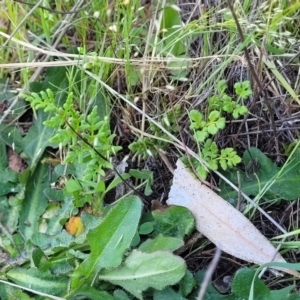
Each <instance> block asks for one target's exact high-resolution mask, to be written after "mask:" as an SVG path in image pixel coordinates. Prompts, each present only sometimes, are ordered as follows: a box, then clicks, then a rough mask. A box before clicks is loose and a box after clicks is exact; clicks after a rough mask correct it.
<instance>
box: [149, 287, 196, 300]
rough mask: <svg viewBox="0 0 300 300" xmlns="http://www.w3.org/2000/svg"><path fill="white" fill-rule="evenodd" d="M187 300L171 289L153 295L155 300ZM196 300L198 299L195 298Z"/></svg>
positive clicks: (167, 288)
mask: <svg viewBox="0 0 300 300" xmlns="http://www.w3.org/2000/svg"><path fill="white" fill-rule="evenodd" d="M170 299H172V300H187V298H184V297H183V296H182V295H180V294H179V293H176V292H175V291H174V290H173V289H171V288H170V287H166V288H165V289H163V290H162V291H155V292H154V294H153V300H170ZM195 299H196V298H195Z"/></svg>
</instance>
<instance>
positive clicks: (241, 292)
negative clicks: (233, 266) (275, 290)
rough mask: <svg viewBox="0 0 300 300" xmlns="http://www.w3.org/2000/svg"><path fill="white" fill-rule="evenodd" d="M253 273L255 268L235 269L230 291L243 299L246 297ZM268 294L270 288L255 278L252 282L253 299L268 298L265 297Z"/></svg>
mask: <svg viewBox="0 0 300 300" xmlns="http://www.w3.org/2000/svg"><path fill="white" fill-rule="evenodd" d="M254 275H255V270H252V269H248V268H243V269H240V270H238V271H237V273H236V274H235V277H234V279H233V282H232V287H231V289H232V292H233V293H234V294H235V295H236V296H238V297H240V298H244V299H248V297H249V293H250V288H251V283H252V279H253V277H254ZM269 294H270V290H269V289H268V288H267V287H266V285H265V284H264V283H263V281H261V280H259V279H256V280H255V283H254V295H255V299H257V300H260V299H268V298H266V297H267V296H268V295H269Z"/></svg>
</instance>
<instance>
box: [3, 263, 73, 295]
mask: <svg viewBox="0 0 300 300" xmlns="http://www.w3.org/2000/svg"><path fill="white" fill-rule="evenodd" d="M7 277H8V278H9V279H10V280H12V281H13V282H15V283H17V284H19V285H21V286H24V287H26V288H31V289H33V290H36V291H39V292H42V293H46V294H50V295H54V296H59V295H61V294H63V293H64V292H66V290H67V287H68V278H67V277H65V276H55V275H52V274H50V272H41V271H40V270H38V269H25V268H24V269H23V268H14V269H11V270H10V271H8V273H7Z"/></svg>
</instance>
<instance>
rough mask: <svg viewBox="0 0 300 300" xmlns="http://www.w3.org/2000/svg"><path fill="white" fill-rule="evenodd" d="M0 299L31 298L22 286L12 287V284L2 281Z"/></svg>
mask: <svg viewBox="0 0 300 300" xmlns="http://www.w3.org/2000/svg"><path fill="white" fill-rule="evenodd" d="M0 299H1V300H13V299H18V300H31V298H30V297H29V296H28V295H27V294H25V293H23V292H22V290H21V288H16V287H12V286H10V285H7V284H4V283H2V282H1V283H0Z"/></svg>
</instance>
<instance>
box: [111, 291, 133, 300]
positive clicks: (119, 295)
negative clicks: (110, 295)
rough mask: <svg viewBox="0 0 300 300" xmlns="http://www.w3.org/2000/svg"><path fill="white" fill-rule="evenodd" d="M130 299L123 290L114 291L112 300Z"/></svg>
mask: <svg viewBox="0 0 300 300" xmlns="http://www.w3.org/2000/svg"><path fill="white" fill-rule="evenodd" d="M131 299H132V297H129V296H128V295H127V294H126V293H125V292H124V291H123V290H115V291H114V300H131Z"/></svg>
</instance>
